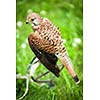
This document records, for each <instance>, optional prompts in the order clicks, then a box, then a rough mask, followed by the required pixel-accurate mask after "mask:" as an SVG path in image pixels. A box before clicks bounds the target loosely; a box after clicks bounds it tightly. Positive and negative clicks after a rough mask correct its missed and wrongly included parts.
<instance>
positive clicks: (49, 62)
mask: <svg viewBox="0 0 100 100" xmlns="http://www.w3.org/2000/svg"><path fill="white" fill-rule="evenodd" d="M33 37H34V35H32V34H31V35H29V37H28V41H29V45H30V47H31V49H32V51H33V52H34V53H35V55H36V57H37V58H38V59H39V60H40V62H41V63H42V64H43V65H44V66H45V67H46V68H47V69H49V70H50V71H51V72H52V73H53V74H55V75H56V76H57V77H58V76H59V72H60V70H59V68H58V66H57V65H56V63H57V60H58V58H57V57H56V56H55V54H49V53H47V52H45V51H43V50H40V48H39V47H38V46H37V45H39V44H37V45H36V42H35V41H34V42H32V40H33ZM35 38H36V37H35ZM37 38H39V37H37Z"/></svg>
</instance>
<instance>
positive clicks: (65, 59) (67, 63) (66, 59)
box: [59, 55, 80, 84]
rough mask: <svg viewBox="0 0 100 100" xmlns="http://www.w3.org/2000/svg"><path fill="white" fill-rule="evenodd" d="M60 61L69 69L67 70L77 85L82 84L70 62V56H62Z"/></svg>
mask: <svg viewBox="0 0 100 100" xmlns="http://www.w3.org/2000/svg"><path fill="white" fill-rule="evenodd" d="M59 59H60V61H61V62H62V64H63V65H64V66H65V67H66V68H67V70H68V71H69V73H70V74H71V76H72V77H73V79H74V81H75V82H76V84H78V83H80V80H79V79H78V77H77V75H76V73H75V71H74V68H73V64H72V62H71V61H70V58H69V57H68V55H65V56H60V57H59Z"/></svg>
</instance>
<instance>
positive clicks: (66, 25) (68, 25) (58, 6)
mask: <svg viewBox="0 0 100 100" xmlns="http://www.w3.org/2000/svg"><path fill="white" fill-rule="evenodd" d="M31 11H33V12H37V13H39V14H40V15H41V16H43V17H47V18H48V19H50V20H51V21H52V22H53V23H54V25H56V26H57V27H59V28H60V31H61V34H62V37H63V39H64V44H65V46H66V48H67V51H68V54H69V56H70V58H71V60H72V63H73V65H74V69H75V71H76V73H77V74H78V76H79V78H80V80H81V82H80V84H79V85H76V84H75V83H74V81H73V79H72V77H71V76H70V75H69V73H68V72H67V70H66V69H65V68H64V69H63V70H62V72H61V73H60V77H59V78H56V77H55V78H54V83H55V86H54V87H52V88H47V86H46V85H39V84H37V83H35V82H33V83H30V85H29V92H28V94H27V95H26V96H25V98H24V99H23V100H83V1H82V0H16V73H17V74H18V73H21V74H22V75H24V74H26V72H27V68H28V64H29V62H30V61H31V59H32V58H33V57H34V54H33V52H32V51H31V49H30V47H29V45H28V41H27V37H28V35H29V33H30V32H32V28H31V26H30V25H26V24H25V21H26V16H27V14H28V13H29V12H31ZM44 70H45V71H46V70H47V69H46V68H45V67H44V66H42V65H41V66H39V67H38V68H37V70H36V73H35V74H36V75H38V74H40V73H41V72H43V71H44ZM51 75H52V74H49V75H47V76H46V77H44V78H43V79H48V78H49V79H50V77H51ZM52 76H53V75H52ZM24 91H25V80H17V81H16V97H17V98H19V97H20V96H22V94H23V93H24Z"/></svg>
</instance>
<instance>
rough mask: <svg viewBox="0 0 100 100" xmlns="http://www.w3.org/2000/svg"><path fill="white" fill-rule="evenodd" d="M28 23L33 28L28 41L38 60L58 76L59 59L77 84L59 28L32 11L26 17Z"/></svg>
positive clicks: (77, 80)
mask: <svg viewBox="0 0 100 100" xmlns="http://www.w3.org/2000/svg"><path fill="white" fill-rule="evenodd" d="M28 23H31V25H32V29H33V32H31V33H30V35H29V36H28V42H29V45H30V48H31V49H32V51H33V52H34V53H35V55H36V57H37V58H38V59H39V60H40V62H41V63H42V64H43V65H44V66H45V67H46V68H47V69H49V70H50V71H51V72H52V73H53V74H55V75H56V76H57V77H58V76H59V72H60V69H59V68H58V66H57V64H56V63H57V60H58V59H59V60H60V61H61V63H62V64H63V65H64V66H65V67H66V68H67V70H68V71H69V73H70V75H71V76H72V77H73V79H74V81H75V82H76V84H78V83H79V82H80V80H79V78H78V77H77V74H76V73H75V71H74V68H73V64H72V62H71V60H70V58H69V56H68V54H67V51H66V48H65V46H64V44H63V40H62V37H61V34H60V31H59V29H58V28H57V27H56V26H55V25H53V24H52V22H51V21H50V20H49V19H47V18H43V17H41V16H40V15H39V14H37V13H34V12H32V13H30V14H28V16H27V17H26V24H28Z"/></svg>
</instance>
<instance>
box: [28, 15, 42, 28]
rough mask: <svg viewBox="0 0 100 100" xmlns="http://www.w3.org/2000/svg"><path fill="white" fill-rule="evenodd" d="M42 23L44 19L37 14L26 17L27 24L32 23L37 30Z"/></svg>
mask: <svg viewBox="0 0 100 100" xmlns="http://www.w3.org/2000/svg"><path fill="white" fill-rule="evenodd" d="M41 22H42V17H41V16H39V15H38V14H36V13H30V14H29V15H28V16H27V17H26V24H28V23H31V24H32V27H33V29H37V28H38V27H39V26H40V24H41Z"/></svg>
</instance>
